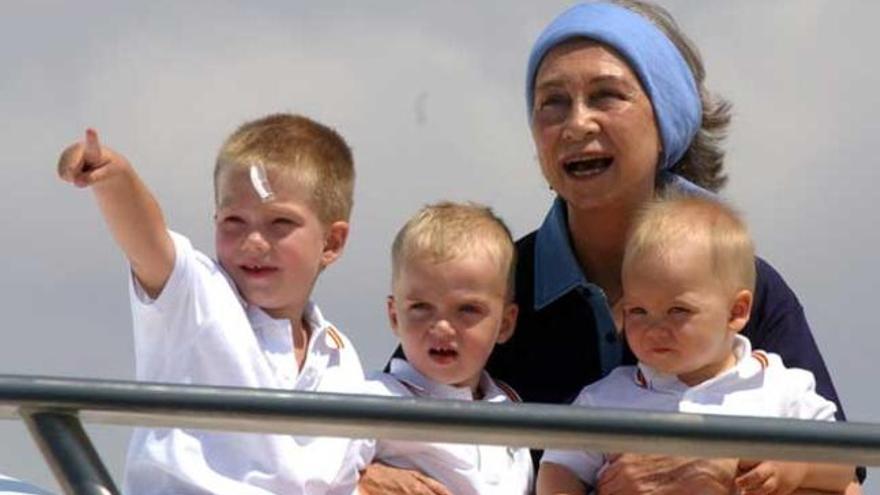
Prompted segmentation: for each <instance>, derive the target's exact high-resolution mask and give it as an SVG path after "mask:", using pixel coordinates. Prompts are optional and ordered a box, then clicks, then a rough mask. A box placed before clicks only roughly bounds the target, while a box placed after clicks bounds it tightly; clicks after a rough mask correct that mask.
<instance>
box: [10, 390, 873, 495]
mask: <svg viewBox="0 0 880 495" xmlns="http://www.w3.org/2000/svg"><path fill="white" fill-rule="evenodd" d="M0 418H7V419H15V418H20V419H22V420H23V421H25V423H27V425H28V429H29V431H30V433H31V435H32V436H33V438H34V441H35V442H36V443H37V445H38V446H39V447H40V451H41V452H42V454H43V456H44V457H45V459H46V462H47V463H48V464H49V466H50V467H51V468H52V471H53V474H54V475H55V477H56V478H57V479H58V482H59V484H60V485H61V487H62V489H63V490H64V491H65V493H68V494H87V495H92V494H95V495H98V494H100V495H108V494H118V493H119V490H118V489H117V488H116V486H115V484H114V482H113V479H112V478H111V476H110V475H109V473H108V471H107V469H106V468H105V467H104V465H103V463H102V462H101V459H100V456H99V455H98V453H97V451H96V450H95V449H94V447H93V446H92V443H91V441H90V440H89V438H88V436H87V435H86V433H85V431H84V430H83V428H82V424H81V423H80V420H82V421H86V422H95V423H104V424H115V425H129V426H154V427H181V428H199V429H215V430H233V431H244V432H256V433H286V434H294V435H298V436H342V437H353V438H388V439H398V440H417V441H442V442H460V443H469V444H498V445H514V446H523V447H532V448H551V447H552V448H566V449H587V448H589V449H590V450H596V451H603V452H642V453H661V454H671V455H687V456H692V457H693V456H697V457H747V458H752V459H784V460H800V461H821V462H835V463H840V464H852V465H867V466H875V465H880V425H875V424H866V423H826V422H817V421H799V420H790V419H776V418H746V417H730V416H713V415H699V414H673V413H652V412H642V411H624V410H610V409H586V408H577V407H570V406H560V405H544V404H487V403H479V402H462V401H440V400H428V399H413V398H388V397H373V396H361V395H344V394H325V393H320V394H319V393H308V392H287V391H276V390H257V389H243V388H231V387H205V386H184V385H169V384H156V383H143V382H130V381H112V380H86V379H70V378H55V377H38V376H15V375H0Z"/></svg>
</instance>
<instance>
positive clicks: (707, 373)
mask: <svg viewBox="0 0 880 495" xmlns="http://www.w3.org/2000/svg"><path fill="white" fill-rule="evenodd" d="M734 366H736V355H734V353H733V352H732V351H731V353H730V354H728V355H727V356H725V357H724V359H721V360H719V361H717V362H715V363H711V364H709V365H707V366H704V367H702V368H700V369H698V370H694V371H692V372H690V373H683V374H681V375H677V377H678V379H679V380H681V382H682V383H684V384H685V385H687V386H688V387H696V386H697V385H699V384H701V383H703V382H707V381H709V380H711V379H713V378H715V377H716V376H719V375H721V374H722V373H724V372H725V371H727V370H729V369H731V368H733V367H734Z"/></svg>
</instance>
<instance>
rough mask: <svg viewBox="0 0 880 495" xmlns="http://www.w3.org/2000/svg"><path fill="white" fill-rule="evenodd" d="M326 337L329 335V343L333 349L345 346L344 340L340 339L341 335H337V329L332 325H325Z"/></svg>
mask: <svg viewBox="0 0 880 495" xmlns="http://www.w3.org/2000/svg"><path fill="white" fill-rule="evenodd" d="M327 337H329V338H330V340H331V341H333V345H331V346H330V347H333V348H334V349H344V348H345V342H344V341H343V340H342V335H339V330H337V329H336V328H334V327H333V326H332V325H330V326H328V327H327Z"/></svg>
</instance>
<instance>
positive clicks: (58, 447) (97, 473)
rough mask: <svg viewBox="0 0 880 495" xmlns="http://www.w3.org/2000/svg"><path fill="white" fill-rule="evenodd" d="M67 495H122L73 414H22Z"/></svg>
mask: <svg viewBox="0 0 880 495" xmlns="http://www.w3.org/2000/svg"><path fill="white" fill-rule="evenodd" d="M20 414H21V416H22V418H23V419H24V422H25V423H26V424H27V426H28V430H29V431H30V433H31V436H32V437H33V439H34V441H35V442H36V443H37V446H39V448H40V451H41V452H42V453H43V457H44V458H45V459H46V463H48V464H49V467H51V468H52V473H53V474H54V475H55V479H57V480H58V483H59V484H60V485H61V488H62V489H63V490H64V493H66V494H67V495H119V490H118V489H117V488H116V485H114V483H113V479H112V478H111V477H110V473H108V472H107V468H105V467H104V464H103V463H102V462H101V458H100V456H98V452H97V451H96V450H95V447H94V446H92V442H91V441H90V440H89V437H88V435H87V434H86V432H85V430H84V429H83V427H82V424H81V423H80V421H79V419H78V418H77V417H76V415H75V414H72V413H61V412H46V411H25V410H22V411H20Z"/></svg>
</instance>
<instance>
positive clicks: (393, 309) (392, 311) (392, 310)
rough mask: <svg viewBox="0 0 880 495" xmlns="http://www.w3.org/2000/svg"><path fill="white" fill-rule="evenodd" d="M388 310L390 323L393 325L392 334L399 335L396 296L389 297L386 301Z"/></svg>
mask: <svg viewBox="0 0 880 495" xmlns="http://www.w3.org/2000/svg"><path fill="white" fill-rule="evenodd" d="M386 309H387V310H388V323H389V324H390V325H391V333H393V334H394V335H397V326H398V324H397V306H395V305H394V296H388V298H387V299H386Z"/></svg>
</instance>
